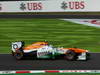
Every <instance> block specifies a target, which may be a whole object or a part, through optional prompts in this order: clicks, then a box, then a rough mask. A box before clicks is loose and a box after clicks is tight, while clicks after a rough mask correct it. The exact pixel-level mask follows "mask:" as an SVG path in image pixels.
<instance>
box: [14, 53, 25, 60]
mask: <svg viewBox="0 0 100 75" xmlns="http://www.w3.org/2000/svg"><path fill="white" fill-rule="evenodd" d="M14 56H15V58H16V59H17V60H20V59H22V58H23V52H22V51H16V52H15V54H14Z"/></svg>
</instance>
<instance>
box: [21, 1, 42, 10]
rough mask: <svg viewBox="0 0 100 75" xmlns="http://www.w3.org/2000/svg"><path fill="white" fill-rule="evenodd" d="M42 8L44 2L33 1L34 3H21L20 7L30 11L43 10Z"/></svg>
mask: <svg viewBox="0 0 100 75" xmlns="http://www.w3.org/2000/svg"><path fill="white" fill-rule="evenodd" d="M42 8H43V5H42V3H41V2H38V3H37V2H34V3H33V2H32V3H21V4H20V9H21V10H23V11H24V10H29V11H31V10H42Z"/></svg>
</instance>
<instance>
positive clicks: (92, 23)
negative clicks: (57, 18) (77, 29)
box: [61, 19, 100, 28]
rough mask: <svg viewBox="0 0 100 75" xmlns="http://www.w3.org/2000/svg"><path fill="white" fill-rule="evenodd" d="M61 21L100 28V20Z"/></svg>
mask: <svg viewBox="0 0 100 75" xmlns="http://www.w3.org/2000/svg"><path fill="white" fill-rule="evenodd" d="M61 20H65V21H70V22H74V23H78V24H83V25H87V26H92V27H98V28H100V19H61Z"/></svg>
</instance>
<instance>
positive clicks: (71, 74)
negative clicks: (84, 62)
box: [4, 73, 100, 75]
mask: <svg viewBox="0 0 100 75" xmlns="http://www.w3.org/2000/svg"><path fill="white" fill-rule="evenodd" d="M4 75H100V74H99V73H37V74H28V73H26V74H4Z"/></svg>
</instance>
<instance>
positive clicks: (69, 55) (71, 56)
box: [65, 50, 77, 61]
mask: <svg viewBox="0 0 100 75" xmlns="http://www.w3.org/2000/svg"><path fill="white" fill-rule="evenodd" d="M65 59H67V60H69V61H72V60H76V59H77V55H76V53H75V52H74V51H72V50H68V51H67V53H66V54H65Z"/></svg>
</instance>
